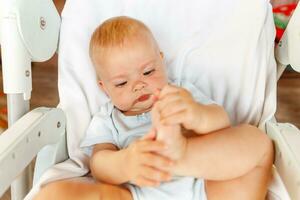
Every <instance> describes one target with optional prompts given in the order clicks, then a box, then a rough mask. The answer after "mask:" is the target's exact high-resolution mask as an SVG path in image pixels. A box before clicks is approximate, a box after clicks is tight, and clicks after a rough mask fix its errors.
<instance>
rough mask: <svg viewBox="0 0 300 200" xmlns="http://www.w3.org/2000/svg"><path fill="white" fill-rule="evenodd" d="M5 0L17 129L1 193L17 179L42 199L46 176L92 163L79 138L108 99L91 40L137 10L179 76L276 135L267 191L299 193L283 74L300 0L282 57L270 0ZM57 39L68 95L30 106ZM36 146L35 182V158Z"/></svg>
mask: <svg viewBox="0 0 300 200" xmlns="http://www.w3.org/2000/svg"><path fill="white" fill-rule="evenodd" d="M0 3H1V4H0V16H1V18H0V19H1V21H0V25H1V26H0V27H1V28H0V30H1V32H0V33H1V34H0V39H1V40H0V42H1V53H2V70H3V84H4V92H5V93H6V94H7V96H8V111H9V113H8V118H9V128H8V129H7V130H6V131H5V132H4V133H2V134H1V135H0V196H1V195H2V194H3V193H4V192H5V191H6V190H7V189H8V188H9V186H10V185H11V190H12V199H14V200H19V199H26V200H29V199H33V197H34V195H35V194H36V193H37V192H38V190H39V188H40V186H41V185H44V184H46V183H49V182H51V181H55V180H59V179H65V178H74V177H83V176H84V175H86V174H87V173H88V172H89V169H88V158H87V156H86V155H85V154H84V152H83V151H82V149H80V148H79V144H80V141H81V139H82V137H83V136H84V132H85V129H86V128H87V126H88V124H89V122H90V120H91V117H92V115H93V114H94V113H96V112H97V111H98V110H99V109H100V108H101V106H102V105H104V103H105V102H107V101H108V98H107V97H106V96H105V94H104V93H102V92H101V91H100V90H99V88H98V86H97V79H96V75H95V71H94V69H93V67H92V64H91V62H90V60H89V55H88V45H89V39H90V36H91V34H92V32H93V31H94V29H95V28H96V26H97V25H99V24H100V23H101V22H103V21H104V20H105V19H107V18H109V17H112V16H117V15H128V16H132V17H135V18H137V19H140V20H142V21H143V22H144V23H145V24H146V25H147V26H149V28H150V29H151V30H152V32H153V34H154V37H155V38H156V39H157V41H158V43H159V46H160V48H161V50H162V51H163V52H164V55H165V59H166V64H167V66H168V72H169V75H170V76H171V77H179V78H184V79H189V80H191V81H192V82H193V83H194V84H195V85H196V86H197V87H198V88H199V89H201V90H202V91H203V92H204V93H205V94H206V95H207V96H209V97H210V98H212V99H213V100H214V101H215V102H217V103H218V104H220V105H223V106H224V108H225V109H226V111H227V112H228V114H229V117H230V119H231V122H232V124H233V125H236V124H240V123H250V124H253V125H256V126H258V127H259V128H261V129H262V130H264V131H266V133H267V134H268V135H269V136H270V137H271V138H272V140H273V141H274V145H275V148H276V158H275V163H274V169H273V175H274V176H273V181H272V183H271V185H270V187H269V192H268V199H269V200H288V199H292V200H297V199H300V134H299V133H300V131H299V130H298V128H297V127H295V126H294V125H292V124H289V123H278V122H277V121H276V119H275V117H274V114H275V111H276V83H277V80H278V79H279V77H280V75H281V74H282V72H283V71H284V69H285V67H286V66H287V65H288V64H290V65H291V66H292V67H293V68H294V69H295V70H296V71H300V57H299V56H298V54H297V53H298V52H299V51H300V49H299V48H300V45H298V44H299V43H300V37H299V31H300V30H299V28H298V26H297V24H299V21H300V8H299V6H298V7H297V9H296V10H295V12H294V14H293V16H292V18H291V20H290V22H289V25H288V27H287V30H286V32H285V33H284V36H283V38H282V40H281V41H280V43H279V45H278V46H277V47H276V48H275V53H276V58H277V65H276V61H275V58H274V37H275V30H274V29H275V28H274V23H273V18H272V7H271V5H270V3H269V2H267V1H261V0H245V1H237V0H226V1H223V2H222V1H218V0H210V1H204V0H203V1H198V0H187V1H183V0H182V1H176V3H175V2H174V1H172V0H165V1H156V0H147V1H144V0H140V1H131V0H116V1H104V0H90V1H88V2H87V1H82V0H68V1H67V2H66V5H65V8H64V10H63V13H62V19H60V17H59V15H58V13H57V11H56V9H55V6H54V5H53V2H52V1H50V0H31V1H26V0H11V1H8V0H0ZM58 39H59V48H58V54H59V61H58V65H59V78H58V89H59V95H60V103H59V105H58V107H57V108H44V107H41V108H37V109H35V110H32V111H29V100H30V95H31V90H32V88H31V65H30V64H31V62H32V61H38V62H40V61H45V60H47V59H49V58H50V57H51V56H52V55H53V54H54V52H55V51H56V50H57V45H58ZM276 66H277V67H276ZM36 155H37V157H36V165H35V170H34V175H33V188H32V189H30V185H31V179H32V178H31V175H30V170H29V169H28V168H26V167H27V165H28V164H29V163H30V162H31V161H32V160H33V159H34V157H35V156H36ZM29 191H30V192H29ZM28 192H29V194H27V193H28Z"/></svg>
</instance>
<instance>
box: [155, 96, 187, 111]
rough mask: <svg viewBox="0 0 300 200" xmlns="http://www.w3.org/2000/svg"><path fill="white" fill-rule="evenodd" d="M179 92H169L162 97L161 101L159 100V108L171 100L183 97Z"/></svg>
mask: <svg viewBox="0 0 300 200" xmlns="http://www.w3.org/2000/svg"><path fill="white" fill-rule="evenodd" d="M178 94H179V93H169V94H166V95H165V96H164V97H163V98H161V99H160V100H159V102H158V104H159V108H163V107H165V106H166V105H168V104H169V103H170V102H173V101H178V100H180V99H182V97H181V96H180V95H178Z"/></svg>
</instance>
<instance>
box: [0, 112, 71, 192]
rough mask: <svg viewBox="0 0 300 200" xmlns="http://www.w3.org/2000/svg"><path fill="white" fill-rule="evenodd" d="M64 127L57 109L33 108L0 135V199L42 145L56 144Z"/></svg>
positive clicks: (61, 115) (61, 135)
mask: <svg viewBox="0 0 300 200" xmlns="http://www.w3.org/2000/svg"><path fill="white" fill-rule="evenodd" d="M65 126H66V119H65V115H64V113H63V111H62V110H61V109H58V108H37V109H35V110H33V111H31V112H29V113H27V114H26V115H24V116H23V117H22V118H20V119H19V120H18V121H17V122H16V123H15V124H13V126H11V127H10V128H8V129H7V130H6V131H5V132H3V133H2V134H1V135H0V169H1V170H0V196H1V195H2V194H3V193H4V192H5V190H6V189H7V188H8V187H9V185H10V184H11V182H12V181H13V180H14V179H15V178H16V177H17V176H18V175H19V174H20V173H21V172H22V171H23V169H25V167H26V166H27V165H28V164H29V163H30V162H31V161H32V159H33V158H34V157H35V156H36V155H37V153H38V152H39V151H40V150H41V149H42V148H43V147H44V146H46V145H55V144H59V143H60V140H62V138H64V137H65ZM56 159H61V158H55V160H56Z"/></svg>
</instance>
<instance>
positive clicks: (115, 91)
mask: <svg viewBox="0 0 300 200" xmlns="http://www.w3.org/2000/svg"><path fill="white" fill-rule="evenodd" d="M90 56H91V59H92V62H93V64H94V66H95V69H96V72H97V76H98V79H99V85H100V88H101V89H102V90H103V91H104V92H105V93H106V94H107V96H108V97H109V98H110V101H109V102H107V103H106V104H105V105H104V106H102V107H101V109H100V111H99V112H98V113H96V114H95V115H94V116H93V119H92V121H91V123H90V125H89V127H88V129H87V133H86V137H85V138H84V140H83V141H82V143H81V146H82V147H83V148H84V150H85V151H86V153H87V154H88V155H89V156H90V168H91V172H92V175H93V177H94V179H95V180H96V181H95V182H93V183H85V182H80V181H74V180H73V181H72V180H64V181H57V182H54V183H51V184H48V185H47V186H46V187H44V188H43V189H42V190H41V192H40V193H39V194H38V195H37V198H36V199H43V200H45V199H64V200H65V199H72V200H74V199H122V200H126V199H134V200H151V199H153V200H154V199H155V200H156V199H172V200H177V199H178V200H196V199H197V200H203V199H209V200H214V199H222V200H225V199H230V200H234V199H238V200H240V199H249V200H250V199H251V200H253V199H264V198H265V195H266V191H267V185H268V181H269V179H270V174H271V166H272V162H273V148H272V142H271V141H270V140H269V139H268V137H267V136H266V135H265V134H264V133H262V132H261V131H260V130H259V129H257V128H256V127H253V126H250V125H239V126H236V127H231V126H230V123H229V119H228V116H227V114H226V112H225V111H224V109H223V108H222V107H221V106H218V105H216V104H215V103H214V102H213V101H212V100H210V99H208V98H207V97H206V96H205V95H203V94H202V93H201V91H199V90H198V89H197V88H196V87H195V86H194V85H193V84H192V83H189V82H188V81H186V80H182V81H181V82H182V85H179V86H175V85H172V81H171V82H170V81H169V80H168V77H167V74H166V69H165V64H164V61H163V53H162V52H161V51H160V49H159V47H158V44H157V42H156V41H155V39H154V37H153V35H152V33H151V31H150V30H149V29H148V28H147V27H146V26H145V25H144V24H143V23H142V22H140V21H138V20H136V19H132V18H129V17H124V16H121V17H115V18H111V19H108V20H107V21H105V22H104V23H103V24H101V25H100V26H99V27H98V28H97V29H96V30H95V32H94V33H93V35H92V39H91V42H90ZM192 94H193V95H192ZM150 111H151V112H150ZM98 181H99V182H98ZM53 191H55V194H54V192H53ZM50 196H51V197H50Z"/></svg>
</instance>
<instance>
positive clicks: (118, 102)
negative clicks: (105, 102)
mask: <svg viewBox="0 0 300 200" xmlns="http://www.w3.org/2000/svg"><path fill="white" fill-rule="evenodd" d="M112 103H113V104H114V105H115V106H116V107H117V108H118V109H120V110H124V111H127V110H129V109H130V107H131V101H130V100H129V98H128V95H126V94H119V95H117V96H115V97H114V98H113V99H112Z"/></svg>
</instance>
